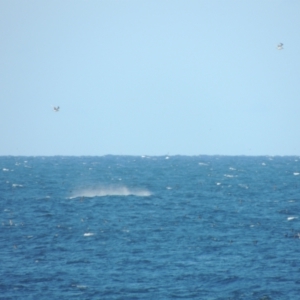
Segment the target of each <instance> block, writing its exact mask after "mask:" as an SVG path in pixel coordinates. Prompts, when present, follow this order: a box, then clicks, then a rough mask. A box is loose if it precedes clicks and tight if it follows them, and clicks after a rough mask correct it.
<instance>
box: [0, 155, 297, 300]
mask: <svg viewBox="0 0 300 300" xmlns="http://www.w3.org/2000/svg"><path fill="white" fill-rule="evenodd" d="M0 205H1V207H0V230H1V234H0V254H1V265H0V299H5V300H8V299H34V300H36V299H47V300H48V299H60V300H62V299H122V300H123V299H128V300H131V299H142V300H143V299H177V298H181V299H220V300H221V299H247V300H248V299H250V300H251V299H258V300H267V299H284V300H287V299H300V222H299V221H300V219H299V218H300V157H297V156H288V157H280V156H257V157H247V156H202V155H200V156H156V157H155V156H110V155H108V156H100V157H88V156H86V157H84V156H83V157H71V156H70V157H63V156H53V157H21V156H20V157H16V156H2V157H0Z"/></svg>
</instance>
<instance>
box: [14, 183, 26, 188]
mask: <svg viewBox="0 0 300 300" xmlns="http://www.w3.org/2000/svg"><path fill="white" fill-rule="evenodd" d="M12 186H13V187H23V185H22V184H17V183H13V184H12Z"/></svg>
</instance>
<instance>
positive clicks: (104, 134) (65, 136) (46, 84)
mask: <svg viewBox="0 0 300 300" xmlns="http://www.w3.org/2000/svg"><path fill="white" fill-rule="evenodd" d="M299 16H300V1H298V0H251V1H250V0H249V1H236V0H226V1H221V0H219V1H216V0H195V1H194V0H157V1H155V0H142V1H141V0H118V1H116V0H102V1H100V0H81V1H79V0H72V1H71V0H64V1H61V0H51V1H50V0H43V1H38V0H36V1H31V0H24V1H19V0H9V1H8V0H0V46H1V47H0V76H1V80H0V103H1V110H0V155H26V156H31V155H33V156H37V155H43V156H48V155H75V156H80V155H99V156H100V155H107V154H112V155H300V34H299V29H300V17H299ZM278 43H283V44H284V45H283V48H284V49H283V50H278V49H277V45H278ZM53 106H59V107H60V110H59V112H55V111H54V110H53Z"/></svg>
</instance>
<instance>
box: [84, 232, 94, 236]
mask: <svg viewBox="0 0 300 300" xmlns="http://www.w3.org/2000/svg"><path fill="white" fill-rule="evenodd" d="M92 235H94V233H92V232H86V233H85V234H84V235H83V236H92Z"/></svg>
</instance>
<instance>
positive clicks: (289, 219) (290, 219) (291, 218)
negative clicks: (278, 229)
mask: <svg viewBox="0 0 300 300" xmlns="http://www.w3.org/2000/svg"><path fill="white" fill-rule="evenodd" d="M294 219H298V217H293V216H292V217H288V218H287V220H288V221H292V220H294Z"/></svg>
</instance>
